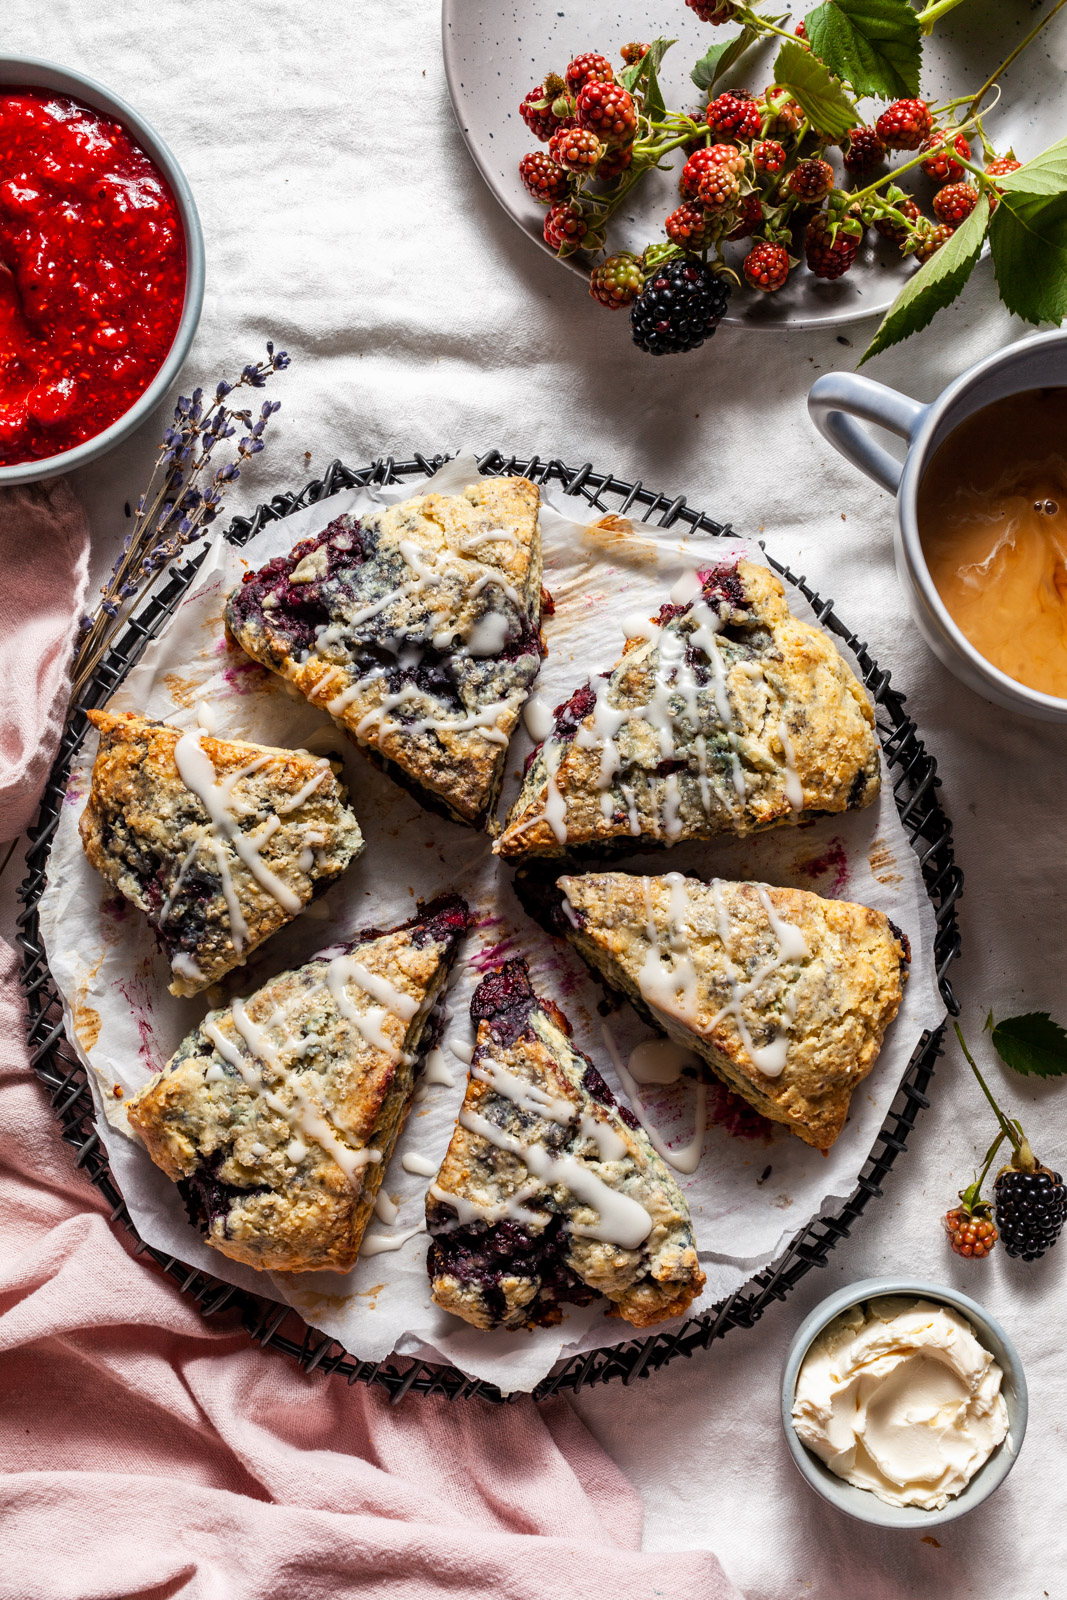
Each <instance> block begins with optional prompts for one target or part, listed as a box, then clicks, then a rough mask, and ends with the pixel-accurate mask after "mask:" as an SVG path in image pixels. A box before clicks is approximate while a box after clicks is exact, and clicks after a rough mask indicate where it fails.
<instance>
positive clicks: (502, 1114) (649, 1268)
mask: <svg viewBox="0 0 1067 1600" xmlns="http://www.w3.org/2000/svg"><path fill="white" fill-rule="evenodd" d="M494 995H495V996H496V1000H494V998H493V997H494ZM479 1009H481V1010H482V1012H483V1015H482V1016H481V1018H480V1020H478V1018H477V1011H478V1010H479ZM484 1013H489V1014H488V1015H486V1014H484ZM472 1015H473V1016H475V1019H476V1020H477V1021H478V1036H477V1047H476V1051H475V1056H474V1060H473V1062H472V1066H471V1077H470V1079H469V1081H468V1084H467V1092H466V1095H465V1097H464V1101H463V1106H462V1108H461V1110H460V1118H459V1121H458V1122H457V1124H456V1129H455V1132H454V1133H453V1135H452V1140H451V1143H450V1144H449V1147H448V1150H447V1152H446V1155H445V1159H444V1161H443V1163H442V1165H441V1170H440V1172H439V1173H438V1175H437V1178H436V1180H435V1182H434V1183H433V1184H432V1185H431V1187H430V1189H429V1191H428V1193H427V1197H426V1217H427V1226H428V1227H429V1230H430V1233H431V1234H432V1235H434V1239H433V1243H432V1244H431V1247H430V1254H429V1259H428V1263H427V1265H428V1269H429V1273H430V1281H431V1284H432V1293H433V1298H434V1300H435V1302H436V1303H437V1304H438V1305H439V1306H441V1307H442V1308H443V1309H444V1310H445V1311H450V1312H453V1313H454V1314H455V1315H456V1316H459V1317H462V1318H463V1319H464V1320H465V1321H466V1322H470V1323H472V1324H473V1325H474V1326H475V1327H479V1328H498V1327H501V1328H511V1329H514V1328H522V1327H534V1326H538V1325H542V1326H543V1325H546V1324H551V1323H554V1322H558V1321H559V1319H560V1315H561V1312H560V1305H561V1304H564V1303H567V1302H572V1303H573V1302H577V1303H584V1302H587V1301H588V1300H590V1299H591V1298H592V1297H593V1296H594V1295H595V1294H600V1295H604V1296H606V1297H607V1298H608V1299H609V1300H610V1301H611V1302H612V1307H611V1309H612V1314H613V1315H615V1316H619V1317H623V1318H624V1319H625V1320H626V1321H627V1322H631V1323H632V1324H633V1325H634V1326H635V1327H637V1328H645V1327H650V1326H652V1325H653V1324H654V1323H657V1322H663V1321H665V1320H667V1319H668V1318H670V1317H675V1316H679V1315H680V1314H681V1313H682V1312H684V1311H685V1310H687V1309H688V1307H689V1306H690V1305H691V1303H692V1301H693V1300H694V1299H695V1298H696V1296H697V1295H698V1294H699V1293H700V1291H701V1289H702V1288H703V1287H704V1274H703V1272H702V1271H701V1270H700V1264H699V1261H698V1259H697V1251H696V1244H695V1241H694V1238H693V1230H692V1223H691V1221H690V1217H689V1208H688V1206H687V1205H686V1202H685V1198H684V1196H683V1195H682V1192H681V1190H680V1189H679V1187H678V1185H677V1183H676V1182H675V1181H674V1178H673V1177H672V1176H671V1173H670V1172H669V1170H668V1168H667V1166H666V1164H665V1163H664V1162H663V1161H662V1160H661V1158H660V1157H659V1156H658V1155H657V1153H656V1152H655V1150H654V1149H653V1148H652V1145H651V1144H650V1142H649V1139H648V1136H647V1134H646V1133H645V1132H644V1129H643V1128H641V1127H640V1126H639V1125H638V1124H637V1123H636V1121H635V1119H634V1118H633V1117H632V1115H631V1114H630V1113H628V1112H622V1113H620V1108H619V1107H618V1106H617V1105H616V1103H615V1101H614V1099H613V1097H612V1095H611V1092H610V1090H609V1089H608V1088H607V1085H606V1084H605V1083H604V1081H603V1079H602V1078H601V1077H600V1075H599V1073H598V1072H597V1071H596V1069H595V1068H594V1067H593V1065H592V1063H591V1062H590V1061H589V1059H588V1057H586V1056H584V1055H582V1054H581V1052H580V1051H578V1050H576V1049H575V1047H574V1045H573V1044H572V1043H571V1040H570V1037H569V1033H570V1030H569V1027H568V1025H567V1022H566V1019H565V1018H564V1016H563V1014H562V1012H560V1011H559V1009H558V1008H557V1007H556V1006H554V1005H552V1004H551V1002H548V1001H542V1000H539V999H538V998H537V997H536V996H535V995H534V994H533V991H532V989H531V988H530V985H529V979H528V975H527V972H526V964H525V962H523V961H511V962H508V963H507V965H506V966H505V967H504V968H502V969H501V970H500V971H499V972H497V973H493V974H491V975H490V976H489V977H488V978H487V979H486V980H484V982H483V983H482V985H480V987H479V990H478V991H477V992H476V994H475V997H474V1001H473V1003H472ZM487 1067H488V1070H489V1072H490V1074H491V1075H492V1073H493V1071H494V1070H495V1069H496V1068H503V1070H504V1072H505V1073H507V1074H510V1075H512V1076H513V1077H514V1078H516V1079H518V1080H519V1081H520V1083H521V1084H522V1085H524V1086H529V1088H528V1089H525V1090H524V1091H523V1093H524V1094H525V1093H529V1094H530V1095H531V1096H532V1097H534V1098H533V1103H532V1104H531V1103H530V1102H527V1103H525V1104H523V1105H521V1106H520V1105H517V1104H516V1103H515V1101H514V1100H513V1099H512V1098H509V1096H508V1095H507V1094H503V1093H501V1092H500V1091H499V1083H500V1079H499V1078H498V1079H497V1086H494V1084H493V1083H491V1082H485V1081H483V1080H481V1079H480V1078H479V1077H478V1076H477V1074H478V1072H479V1071H485V1070H486V1069H487ZM504 1081H505V1082H506V1081H507V1080H504ZM542 1096H547V1097H548V1099H549V1101H551V1102H554V1103H555V1104H554V1107H553V1110H554V1115H553V1116H551V1117H549V1116H545V1115H540V1114H539V1113H538V1111H537V1109H536V1106H537V1101H538V1097H542ZM540 1103H542V1104H543V1103H544V1102H543V1100H541V1102H540ZM565 1107H570V1108H572V1112H571V1115H570V1117H569V1119H568V1120H564V1121H563V1122H561V1120H560V1118H561V1117H563V1116H565V1112H564V1108H565ZM471 1116H474V1117H481V1118H484V1119H485V1120H486V1121H487V1122H489V1123H491V1124H493V1125H494V1126H495V1127H497V1128H499V1129H501V1130H503V1132H504V1133H505V1134H506V1135H509V1136H511V1137H512V1138H514V1139H516V1140H518V1141H519V1142H520V1143H521V1144H523V1145H536V1146H538V1147H539V1148H540V1149H541V1150H542V1151H544V1152H545V1153H547V1154H550V1155H551V1156H552V1157H553V1158H559V1157H561V1156H563V1157H573V1158H574V1159H575V1161H576V1162H577V1163H578V1165H579V1167H580V1168H581V1169H582V1170H583V1171H585V1172H588V1173H591V1174H593V1175H595V1176H596V1177H598V1178H599V1179H600V1181H601V1182H602V1183H604V1184H606V1185H607V1186H608V1187H609V1188H610V1189H612V1190H613V1191H615V1192H617V1193H619V1194H624V1195H627V1196H629V1198H630V1199H632V1200H634V1201H636V1202H637V1204H638V1205H640V1206H643V1207H644V1209H645V1210H646V1211H647V1213H648V1215H649V1217H650V1218H651V1220H652V1228H651V1231H650V1232H649V1234H648V1236H647V1238H646V1239H645V1240H644V1241H643V1243H642V1244H640V1245H639V1246H638V1247H637V1248H636V1249H629V1248H624V1247H623V1246H622V1245H620V1244H617V1243H611V1242H607V1241H605V1240H603V1239H595V1238H589V1237H582V1236H581V1234H580V1233H579V1232H578V1231H574V1230H579V1229H581V1228H582V1227H597V1226H598V1225H599V1216H598V1212H597V1211H596V1209H595V1207H594V1206H592V1205H590V1204H589V1203H588V1198H586V1199H585V1200H583V1199H580V1198H578V1197H577V1196H576V1195H575V1194H574V1193H573V1191H572V1190H571V1189H570V1188H568V1186H567V1184H566V1182H565V1181H556V1182H549V1181H547V1180H545V1181H541V1182H540V1186H539V1180H538V1179H537V1178H536V1177H532V1176H531V1172H530V1170H529V1168H528V1166H527V1165H526V1163H525V1162H524V1161H523V1159H522V1157H521V1155H519V1154H517V1153H514V1152H511V1151H507V1150H501V1149H500V1148H498V1147H497V1146H496V1145H494V1144H493V1143H492V1142H491V1141H490V1140H489V1139H487V1138H486V1137H485V1135H484V1134H483V1133H480V1132H478V1131H476V1129H472V1128H471V1127H468V1126H464V1119H465V1118H466V1119H469V1118H471ZM625 1119H628V1120H625ZM594 1127H595V1128H602V1129H604V1130H606V1132H605V1135H604V1137H605V1139H606V1141H607V1144H606V1147H605V1148H602V1147H601V1146H600V1145H599V1144H598V1143H597V1140H596V1137H595V1135H594V1133H593V1132H592V1131H591V1130H592V1129H593V1128H594ZM605 1158H607V1159H605ZM516 1196H521V1197H522V1198H521V1201H520V1202H519V1203H520V1204H521V1208H522V1211H521V1212H520V1213H518V1214H514V1213H513V1214H512V1215H510V1216H508V1215H507V1213H506V1207H507V1205H508V1203H509V1202H513V1203H514V1202H515V1201H516ZM523 1213H525V1214H526V1215H523ZM638 1215H639V1213H638ZM501 1221H502V1222H503V1228H501V1226H500V1225H499V1224H500V1223H501ZM515 1230H518V1235H519V1238H518V1240H517V1241H516V1232H515ZM516 1242H517V1245H518V1248H515V1246H516ZM509 1246H510V1247H511V1249H510V1254H509ZM561 1269H562V1271H561ZM568 1280H569V1281H568Z"/></svg>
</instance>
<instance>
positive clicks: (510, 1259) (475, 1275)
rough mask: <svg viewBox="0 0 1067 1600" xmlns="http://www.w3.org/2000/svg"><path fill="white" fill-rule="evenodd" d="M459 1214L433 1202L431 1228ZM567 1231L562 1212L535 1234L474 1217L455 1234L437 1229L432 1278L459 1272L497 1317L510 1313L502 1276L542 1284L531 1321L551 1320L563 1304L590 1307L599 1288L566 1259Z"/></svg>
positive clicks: (432, 1249) (432, 1247)
mask: <svg viewBox="0 0 1067 1600" xmlns="http://www.w3.org/2000/svg"><path fill="white" fill-rule="evenodd" d="M450 1221H454V1217H453V1214H452V1213H451V1212H450V1211H448V1210H447V1209H446V1208H445V1207H444V1206H441V1205H439V1204H436V1203H432V1204H431V1207H430V1210H429V1212H428V1223H429V1227H430V1231H431V1233H432V1232H433V1230H434V1228H435V1226H436V1227H442V1226H448V1224H449V1222H450ZM565 1251H566V1232H565V1227H564V1219H563V1217H561V1216H558V1215H556V1216H551V1215H550V1216H549V1217H548V1220H547V1222H546V1225H545V1227H544V1229H543V1230H542V1231H541V1232H539V1233H531V1232H530V1231H529V1230H527V1229H526V1228H523V1227H522V1226H520V1225H519V1224H518V1223H516V1222H511V1221H503V1222H496V1223H492V1224H486V1223H481V1222H474V1223H470V1224H467V1225H464V1226H463V1227H460V1228H456V1229H455V1230H454V1231H453V1232H451V1233H439V1234H436V1235H435V1236H434V1237H433V1239H432V1240H431V1243H430V1251H429V1257H428V1261H427V1265H428V1268H429V1272H430V1276H431V1278H437V1277H445V1276H449V1277H453V1278H455V1279H456V1280H457V1282H459V1283H461V1284H463V1285H465V1286H466V1287H468V1288H471V1289H474V1290H476V1291H477V1293H478V1294H479V1295H480V1296H481V1298H482V1300H483V1302H484V1304H485V1307H486V1310H487V1311H488V1312H489V1314H490V1316H491V1317H492V1318H493V1320H494V1322H502V1321H503V1319H504V1317H505V1316H506V1315H507V1299H506V1297H505V1294H504V1291H503V1289H502V1288H501V1279H502V1278H505V1277H507V1278H529V1279H533V1280H535V1281H536V1282H537V1283H538V1290H537V1294H536V1295H535V1297H534V1299H533V1300H532V1301H531V1302H530V1304H529V1306H528V1307H527V1308H526V1315H527V1320H528V1321H530V1322H540V1323H543V1322H550V1321H552V1320H554V1319H553V1313H554V1311H555V1310H556V1308H557V1307H558V1306H560V1305H579V1306H585V1305H588V1304H589V1303H590V1301H591V1300H593V1299H595V1298H596V1295H595V1291H594V1290H592V1289H590V1288H589V1287H588V1285H587V1284H585V1283H583V1282H582V1280H581V1279H580V1278H579V1277H578V1276H577V1275H576V1274H575V1273H574V1272H572V1271H571V1269H570V1268H569V1267H568V1265H567V1262H566V1259H565Z"/></svg>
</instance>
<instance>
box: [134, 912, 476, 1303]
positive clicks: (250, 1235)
mask: <svg viewBox="0 0 1067 1600" xmlns="http://www.w3.org/2000/svg"><path fill="white" fill-rule="evenodd" d="M466 924H467V912H466V907H465V906H464V905H463V903H462V901H459V900H456V899H455V898H454V897H453V898H451V899H449V900H447V901H441V902H436V903H435V905H433V906H429V907H427V908H426V909H425V912H424V913H422V914H421V915H420V917H419V918H417V919H416V921H415V922H414V923H412V924H411V925H409V926H408V927H406V928H401V929H397V930H395V931H393V932H390V933H383V934H379V935H377V936H373V935H372V936H370V937H367V938H365V939H362V940H359V941H357V942H355V943H353V944H351V945H346V946H343V947H340V948H339V950H338V951H336V952H325V953H324V954H323V955H322V956H319V957H316V958H315V960H313V961H310V962H308V963H307V965H306V966H303V967H299V968H297V969H296V971H293V972H285V973H282V974H281V976H280V977H278V978H275V979H274V980H273V981H272V982H271V983H268V984H266V985H265V986H264V987H263V988H262V989H260V990H258V991H257V992H256V993H255V994H254V995H253V996H252V997H251V999H249V1000H248V1001H246V1002H245V1003H244V1011H243V1014H242V1012H241V1009H240V1002H237V1003H236V1005H235V1006H229V1007H226V1008H224V1009H223V1010H220V1011H212V1012H210V1013H209V1014H208V1016H207V1017H206V1018H205V1020H204V1022H203V1023H202V1024H201V1026H200V1027H199V1028H196V1029H194V1031H193V1032H192V1033H190V1034H189V1036H188V1037H187V1038H186V1039H185V1040H184V1041H183V1042H182V1044H181V1045H180V1046H179V1048H178V1050H177V1051H176V1052H175V1054H174V1056H173V1057H172V1058H171V1060H170V1061H169V1062H168V1063H167V1066H166V1067H165V1068H164V1070H163V1071H162V1072H161V1073H160V1074H159V1075H158V1077H156V1078H154V1079H153V1080H152V1081H151V1083H149V1084H148V1085H146V1087H145V1088H144V1089H142V1090H141V1091H140V1092H139V1093H138V1094H137V1095H136V1096H135V1097H134V1098H133V1099H132V1100H131V1101H130V1102H129V1104H128V1107H127V1113H128V1116H129V1120H130V1123H131V1124H132V1126H133V1127H134V1128H135V1129H136V1130H137V1132H138V1133H139V1134H140V1136H141V1138H142V1140H143V1141H144V1143H145V1145H146V1146H147V1149H148V1153H149V1155H150V1156H151V1157H152V1160H153V1161H154V1162H155V1163H156V1165H157V1166H158V1167H161V1168H162V1169H163V1171H164V1172H165V1173H166V1174H167V1176H168V1177H169V1178H172V1179H174V1181H175V1182H177V1183H179V1184H180V1185H181V1186H182V1191H183V1196H184V1198H185V1202H186V1205H187V1207H188V1209H189V1212H190V1217H191V1218H192V1219H193V1220H195V1221H196V1222H197V1224H198V1225H199V1226H200V1228H201V1231H203V1232H204V1236H205V1239H206V1241H207V1243H208V1244H209V1245H211V1246H212V1247H213V1248H214V1249H216V1250H219V1251H221V1253H222V1254H223V1255H226V1256H230V1257H231V1258H232V1259H233V1260H234V1261H243V1262H244V1263H245V1265H246V1266H250V1267H257V1268H261V1269H263V1270H264V1271H272V1272H316V1271H319V1270H322V1269H325V1268H331V1269H333V1270H335V1271H337V1272H347V1271H348V1270H349V1269H350V1268H351V1267H352V1266H353V1265H354V1263H355V1260H356V1257H357V1255H358V1254H359V1246H360V1242H361V1240H362V1238H363V1232H364V1229H365V1228H366V1226H367V1222H368V1221H369V1219H370V1215H371V1211H372V1210H373V1207H374V1202H375V1199H376V1197H377V1194H378V1190H379V1188H380V1186H381V1181H382V1177H383V1175H384V1173H385V1169H386V1167H387V1165H388V1163H389V1157H390V1156H391V1154H392V1152H393V1147H394V1145H395V1144H396V1141H397V1138H398V1137H399V1134H400V1131H401V1129H402V1128H403V1126H404V1123H405V1121H406V1119H407V1114H408V1110H409V1109H410V1106H411V1097H412V1092H413V1089H414V1073H415V1059H416V1051H417V1048H418V1043H419V1038H420V1036H421V1034H422V1032H423V1029H424V1028H425V1026H426V1020H427V1018H428V1016H429V1014H430V1011H431V1010H432V1008H433V1005H434V1003H435V1001H436V999H437V997H438V995H439V994H440V992H441V990H442V988H443V986H444V983H445V980H446V978H447V975H448V970H449V966H450V964H451V961H452V959H453V956H454V954H455V951H456V949H457V947H458V943H459V940H460V938H461V937H462V933H463V931H464V929H465V927H466ZM346 951H347V952H348V953H349V955H350V956H351V958H352V960H354V961H355V962H358V963H359V964H360V966H361V967H362V968H363V969H364V970H365V972H366V973H369V974H371V975H373V977H374V978H377V979H380V980H383V981H384V984H385V985H387V988H386V989H385V990H384V991H380V992H379V993H378V994H377V995H375V994H371V993H368V992H367V990H366V989H364V988H363V987H362V985H361V981H360V976H359V975H356V976H353V975H346V974H345V972H344V970H343V969H342V971H341V993H342V995H343V996H344V997H345V1003H346V1005H347V1006H348V1007H349V1008H350V1009H352V1010H354V1011H355V1013H356V1015H357V1017H362V1018H364V1019H366V1020H365V1022H364V1028H365V1030H366V1031H361V1027H360V1023H359V1022H358V1021H357V1020H353V1018H352V1017H350V1016H347V1015H345V1014H344V1013H343V1011H342V1010H341V1009H340V1008H339V1005H338V1003H337V999H336V995H335V993H334V991H333V988H332V987H331V983H330V973H329V968H330V961H331V960H336V959H337V958H338V957H340V959H341V960H342V962H343V961H344V952H346ZM335 970H336V969H335ZM390 991H392V992H394V993H395V994H398V995H400V996H403V997H404V999H403V1000H402V1001H401V1002H400V1003H399V1004H396V1003H395V1002H392V1004H393V1006H394V1008H393V1009H391V1008H390V1005H391V1001H390ZM383 993H384V995H385V1003H384V1006H383V1000H382V995H383ZM404 1013H407V1014H406V1015H405V1014H404ZM246 1017H247V1022H245V1018H246ZM249 1024H250V1025H251V1027H249ZM242 1025H243V1031H242ZM215 1030H217V1033H218V1035H219V1036H220V1037H221V1039H222V1041H223V1046H224V1048H220V1046H219V1043H218V1040H217V1039H216V1038H215V1036H214V1034H215ZM249 1033H251V1042H250V1040H249V1037H248V1035H249ZM368 1035H369V1037H368ZM383 1040H384V1042H385V1045H386V1046H387V1048H383V1047H382V1041H383ZM242 1069H243V1070H242ZM316 1118H322V1119H324V1120H325V1124H326V1127H327V1131H328V1135H329V1137H331V1138H332V1139H334V1140H336V1141H337V1144H338V1145H339V1146H340V1147H341V1148H342V1151H349V1152H353V1151H355V1152H364V1153H365V1154H370V1155H371V1156H372V1159H368V1160H366V1161H365V1162H364V1163H363V1164H361V1165H356V1166H355V1168H354V1171H353V1173H352V1176H351V1177H349V1176H348V1175H347V1174H346V1172H345V1170H344V1169H343V1166H342V1165H341V1164H339V1162H338V1160H337V1159H335V1155H334V1154H333V1153H331V1149H330V1148H329V1146H328V1143H323V1142H322V1139H321V1136H316V1134H315V1132H314V1129H315V1126H316V1124H315V1119H316ZM374 1155H377V1157H378V1159H373V1156H374Z"/></svg>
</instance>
